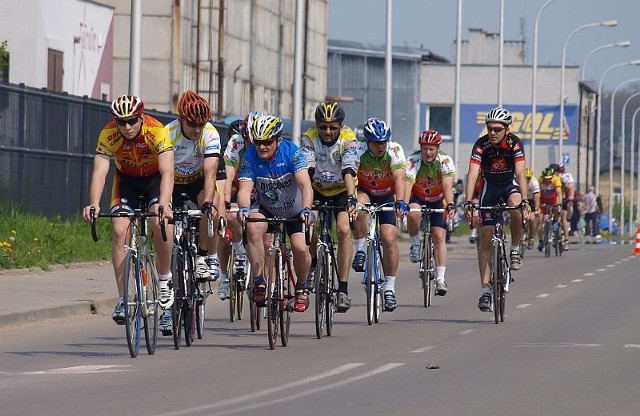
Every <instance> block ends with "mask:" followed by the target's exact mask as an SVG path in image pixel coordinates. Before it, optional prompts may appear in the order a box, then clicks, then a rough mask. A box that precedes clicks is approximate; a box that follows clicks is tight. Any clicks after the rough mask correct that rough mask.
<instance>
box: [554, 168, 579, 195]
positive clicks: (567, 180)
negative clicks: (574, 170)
mask: <svg viewBox="0 0 640 416" xmlns="http://www.w3.org/2000/svg"><path fill="white" fill-rule="evenodd" d="M558 176H559V177H560V182H562V194H563V195H564V197H565V198H568V197H569V195H568V194H569V189H568V188H569V186H570V185H572V184H573V183H574V182H575V181H574V180H573V175H572V174H570V173H569V172H565V173H561V174H560V175H558Z"/></svg>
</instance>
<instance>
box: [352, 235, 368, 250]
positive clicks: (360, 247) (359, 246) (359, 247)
mask: <svg viewBox="0 0 640 416" xmlns="http://www.w3.org/2000/svg"><path fill="white" fill-rule="evenodd" d="M353 243H354V244H355V246H356V251H364V246H365V244H366V242H365V241H364V238H358V239H357V240H355V241H354V242H353Z"/></svg>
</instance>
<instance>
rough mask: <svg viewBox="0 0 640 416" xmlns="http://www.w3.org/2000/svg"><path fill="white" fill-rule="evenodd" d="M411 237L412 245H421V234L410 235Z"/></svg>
mask: <svg viewBox="0 0 640 416" xmlns="http://www.w3.org/2000/svg"><path fill="white" fill-rule="evenodd" d="M410 238H411V245H412V246H419V245H420V236H419V235H418V234H416V235H412V236H410Z"/></svg>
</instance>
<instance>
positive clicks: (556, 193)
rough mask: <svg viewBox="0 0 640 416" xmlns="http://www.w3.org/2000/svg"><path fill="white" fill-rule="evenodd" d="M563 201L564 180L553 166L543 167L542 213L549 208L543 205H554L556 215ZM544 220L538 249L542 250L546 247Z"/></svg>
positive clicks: (541, 181)
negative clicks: (562, 180) (561, 179)
mask: <svg viewBox="0 0 640 416" xmlns="http://www.w3.org/2000/svg"><path fill="white" fill-rule="evenodd" d="M560 201H562V182H561V181H560V178H559V177H558V176H557V175H556V174H555V172H554V168H553V167H548V168H545V169H543V171H542V176H540V214H541V215H545V214H546V213H547V212H546V210H547V208H545V207H543V206H542V205H549V206H553V210H552V212H551V213H550V214H551V215H553V216H554V217H557V216H558V215H559V214H560V211H559V209H558V207H557V205H558V204H560ZM543 237H544V222H543V221H540V223H539V224H538V238H539V240H540V241H538V250H539V251H542V249H543V248H544V241H543V240H542V239H543Z"/></svg>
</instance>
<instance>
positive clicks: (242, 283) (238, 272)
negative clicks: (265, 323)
mask: <svg viewBox="0 0 640 416" xmlns="http://www.w3.org/2000/svg"><path fill="white" fill-rule="evenodd" d="M237 212H238V209H237V208H231V209H229V210H227V213H229V214H237ZM218 232H219V233H220V235H221V236H222V238H225V239H226V241H228V244H229V261H228V262H227V276H229V320H230V321H231V322H234V321H235V320H236V319H238V320H242V318H243V317H244V296H245V294H246V295H247V296H248V297H249V299H250V298H251V296H249V294H250V293H251V292H247V289H248V288H249V285H250V280H251V279H249V276H251V265H250V264H249V260H248V259H247V257H246V255H245V256H244V259H240V258H238V256H237V253H236V249H235V247H234V245H233V244H232V243H231V238H232V233H231V229H230V228H229V227H228V226H227V222H226V219H225V218H220V226H219V231H218ZM254 326H255V322H254V323H253V325H252V331H255V329H254Z"/></svg>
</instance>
